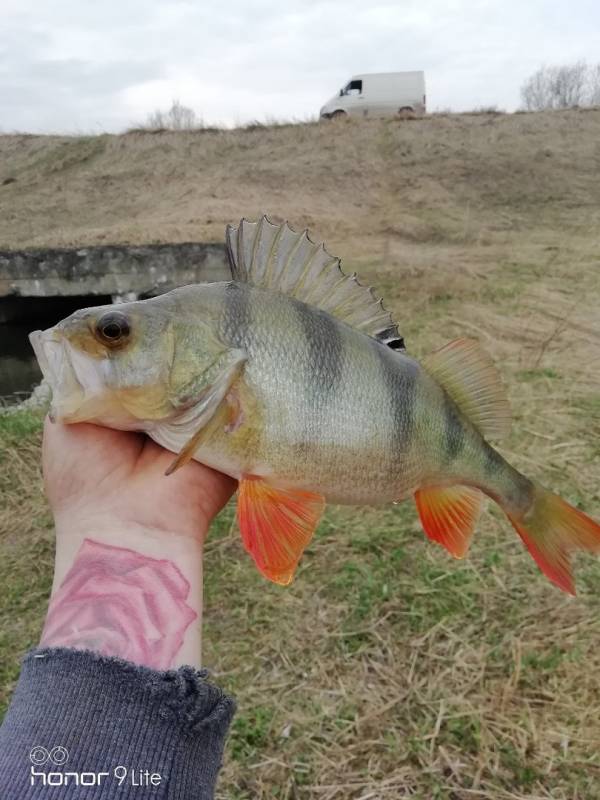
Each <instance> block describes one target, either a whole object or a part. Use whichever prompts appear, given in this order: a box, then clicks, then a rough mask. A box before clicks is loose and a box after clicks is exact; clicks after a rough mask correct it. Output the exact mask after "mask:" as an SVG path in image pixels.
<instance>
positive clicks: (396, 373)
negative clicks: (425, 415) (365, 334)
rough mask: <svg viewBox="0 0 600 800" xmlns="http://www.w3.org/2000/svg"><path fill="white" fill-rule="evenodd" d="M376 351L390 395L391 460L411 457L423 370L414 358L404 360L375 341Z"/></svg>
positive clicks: (374, 348)
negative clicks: (421, 372) (419, 377)
mask: <svg viewBox="0 0 600 800" xmlns="http://www.w3.org/2000/svg"><path fill="white" fill-rule="evenodd" d="M373 350H374V352H375V354H376V356H377V358H378V359H379V362H380V364H381V373H382V376H383V380H384V383H385V387H386V390H387V393H388V397H389V402H390V409H391V422H392V438H391V443H390V447H391V454H390V455H391V458H392V463H393V461H394V460H396V459H399V458H401V457H402V456H403V455H404V454H405V453H407V452H408V451H409V449H410V446H411V441H412V437H413V433H414V428H415V406H416V403H417V391H418V374H419V367H418V365H417V363H416V362H415V361H413V360H412V359H411V358H403V357H402V356H400V355H399V354H396V353H394V351H393V350H390V349H389V348H388V347H386V345H384V344H380V343H379V342H377V341H373Z"/></svg>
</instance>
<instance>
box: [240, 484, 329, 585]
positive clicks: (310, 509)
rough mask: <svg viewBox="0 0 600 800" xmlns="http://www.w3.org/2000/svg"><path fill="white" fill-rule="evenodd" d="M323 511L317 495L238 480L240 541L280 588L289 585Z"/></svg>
mask: <svg viewBox="0 0 600 800" xmlns="http://www.w3.org/2000/svg"><path fill="white" fill-rule="evenodd" d="M324 508H325V500H324V498H323V497H322V496H321V495H320V494H313V493H312V492H305V491H301V490H299V489H276V488H274V487H273V486H269V484H268V483H266V482H265V481H264V480H262V479H260V478H254V477H252V476H247V477H244V478H242V480H241V481H240V486H239V494H238V505H237V517H238V523H239V526H240V531H241V534H242V541H243V542H244V547H245V548H246V550H247V551H248V552H249V553H250V555H251V556H252V558H253V559H254V561H255V562H256V566H257V567H258V569H259V570H260V572H262V574H263V575H264V576H265V577H266V578H268V579H269V580H270V581H273V582H274V583H279V584H281V585H282V586H287V584H289V583H291V582H292V578H293V577H294V572H295V571H296V567H297V566H298V562H299V561H300V558H301V556H302V553H303V552H304V549H305V547H306V546H307V545H308V543H309V542H310V540H311V539H312V536H313V533H314V532H315V528H316V527H317V524H318V522H319V518H320V516H321V514H322V513H323V510H324Z"/></svg>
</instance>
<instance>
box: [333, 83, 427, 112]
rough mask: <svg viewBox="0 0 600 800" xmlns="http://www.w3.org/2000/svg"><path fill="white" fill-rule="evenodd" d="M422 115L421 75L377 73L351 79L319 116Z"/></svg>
mask: <svg viewBox="0 0 600 800" xmlns="http://www.w3.org/2000/svg"><path fill="white" fill-rule="evenodd" d="M399 113H400V114H402V113H413V114H417V115H419V116H421V115H422V114H424V113H425V73H424V72H376V73H371V74H368V75H354V76H353V77H352V78H351V79H350V80H349V81H348V83H347V84H346V85H345V86H344V88H343V89H340V91H339V92H338V94H336V95H334V96H333V97H332V98H331V100H328V101H327V103H325V105H324V106H323V108H322V109H321V111H320V112H319V116H320V117H322V118H325V119H332V118H336V117H344V116H346V115H350V116H353V117H392V116H395V115H396V114H399Z"/></svg>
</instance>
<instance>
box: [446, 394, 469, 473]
mask: <svg viewBox="0 0 600 800" xmlns="http://www.w3.org/2000/svg"><path fill="white" fill-rule="evenodd" d="M464 446H465V429H464V426H463V424H462V421H461V418H460V415H459V412H458V409H457V407H456V405H455V404H454V401H453V400H452V399H451V398H450V397H449V396H448V395H447V394H446V392H444V454H445V457H446V461H447V462H450V461H454V459H455V458H456V457H457V456H458V455H459V454H460V453H461V452H462V449H463V447H464Z"/></svg>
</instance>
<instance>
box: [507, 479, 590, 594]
mask: <svg viewBox="0 0 600 800" xmlns="http://www.w3.org/2000/svg"><path fill="white" fill-rule="evenodd" d="M531 486H532V492H531V503H530V505H529V508H528V509H527V510H526V511H525V512H524V513H523V512H521V513H516V514H515V513H514V512H511V511H510V510H507V509H506V508H505V509H504V510H505V512H506V514H507V516H508V518H509V520H510V521H511V523H512V525H513V527H514V528H515V530H516V531H517V533H518V534H519V536H520V537H521V539H522V540H523V542H524V543H525V546H526V547H527V549H528V550H529V552H530V553H531V555H532V556H533V558H534V559H535V561H536V562H537V565H538V566H539V568H540V569H541V570H542V572H543V573H544V575H546V576H547V577H548V578H549V579H550V580H551V581H552V582H553V583H555V584H556V585H557V586H558V587H559V588H560V589H562V590H563V591H564V592H568V593H569V594H575V581H574V579H573V574H572V571H571V558H570V553H571V551H573V550H588V551H591V552H594V553H596V552H598V551H600V525H598V523H597V522H594V520H593V519H591V518H590V517H588V516H587V514H584V513H583V512H582V511H579V509H577V508H574V507H573V506H571V505H569V503H567V502H566V501H565V500H563V499H562V498H561V497H559V496H558V495H555V494H553V493H552V492H549V491H548V490H547V489H544V488H543V487H542V486H539V485H537V484H531Z"/></svg>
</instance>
